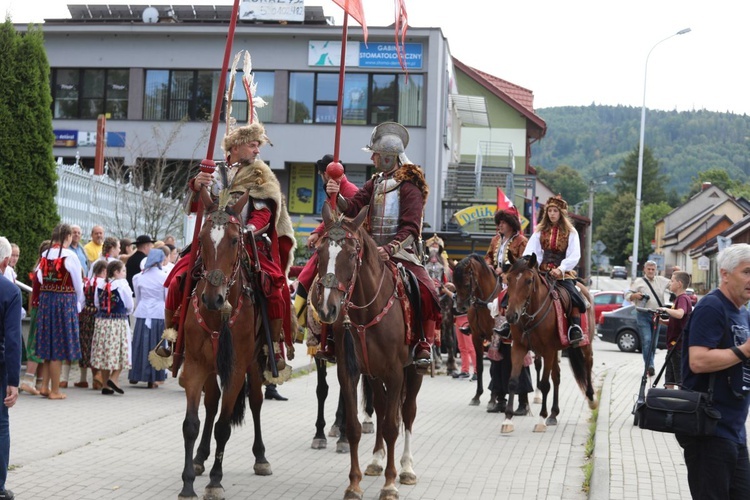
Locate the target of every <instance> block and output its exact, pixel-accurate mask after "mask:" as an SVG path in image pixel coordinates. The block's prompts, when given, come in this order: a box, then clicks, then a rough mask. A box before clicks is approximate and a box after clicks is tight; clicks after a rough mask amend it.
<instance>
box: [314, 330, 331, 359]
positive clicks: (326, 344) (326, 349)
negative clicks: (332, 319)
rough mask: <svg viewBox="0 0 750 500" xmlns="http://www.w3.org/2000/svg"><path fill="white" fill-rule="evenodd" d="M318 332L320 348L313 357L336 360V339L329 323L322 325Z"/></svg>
mask: <svg viewBox="0 0 750 500" xmlns="http://www.w3.org/2000/svg"><path fill="white" fill-rule="evenodd" d="M321 327H322V330H323V331H322V332H321V334H320V349H318V351H317V352H316V353H315V359H319V360H321V361H328V362H329V363H335V362H336V341H335V340H334V338H333V331H332V330H331V327H330V326H329V325H322V326H321Z"/></svg>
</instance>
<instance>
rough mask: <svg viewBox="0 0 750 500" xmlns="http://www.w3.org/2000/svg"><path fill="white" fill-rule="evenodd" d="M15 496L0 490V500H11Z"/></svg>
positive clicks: (8, 491) (7, 491)
mask: <svg viewBox="0 0 750 500" xmlns="http://www.w3.org/2000/svg"><path fill="white" fill-rule="evenodd" d="M14 498H16V495H14V494H13V492H12V491H10V490H0V500H13V499H14Z"/></svg>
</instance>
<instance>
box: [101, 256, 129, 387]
mask: <svg viewBox="0 0 750 500" xmlns="http://www.w3.org/2000/svg"><path fill="white" fill-rule="evenodd" d="M126 274H127V273H126V271H125V264H123V263H122V261H121V260H119V259H116V260H113V261H112V262H110V263H109V264H107V278H106V279H105V280H104V281H100V282H99V283H98V284H97V286H96V293H95V295H94V304H95V305H96V308H97V313H96V320H95V321H94V337H93V338H92V340H91V366H93V367H94V368H96V369H97V370H99V375H100V376H101V379H102V384H103V385H104V386H106V387H102V394H114V393H115V392H116V393H117V394H124V393H125V392H124V391H123V390H122V389H121V388H120V386H119V385H118V384H117V380H118V378H120V373H121V372H122V370H123V369H125V368H129V367H130V322H129V320H128V316H129V315H130V313H131V312H133V291H132V290H131V289H130V285H128V281H127V280H126V279H125V277H126Z"/></svg>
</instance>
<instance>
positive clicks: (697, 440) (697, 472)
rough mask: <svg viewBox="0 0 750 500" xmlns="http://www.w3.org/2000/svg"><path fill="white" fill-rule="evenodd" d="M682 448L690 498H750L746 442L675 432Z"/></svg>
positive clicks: (703, 499) (749, 471)
mask: <svg viewBox="0 0 750 500" xmlns="http://www.w3.org/2000/svg"><path fill="white" fill-rule="evenodd" d="M677 442H678V443H680V446H682V448H683V450H685V465H686V466H687V471H688V484H689V485H690V494H691V496H692V497H693V500H705V499H716V500H720V499H721V500H740V499H743V500H744V499H747V498H750V459H748V453H747V443H745V444H737V443H734V442H732V441H730V440H728V439H724V438H719V437H713V436H709V437H688V436H682V435H677Z"/></svg>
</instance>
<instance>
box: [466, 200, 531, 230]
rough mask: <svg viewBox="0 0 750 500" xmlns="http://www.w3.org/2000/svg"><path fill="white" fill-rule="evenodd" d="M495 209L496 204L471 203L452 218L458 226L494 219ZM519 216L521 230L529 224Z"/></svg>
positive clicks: (524, 218)
mask: <svg viewBox="0 0 750 500" xmlns="http://www.w3.org/2000/svg"><path fill="white" fill-rule="evenodd" d="M496 211H497V205H473V206H470V207H466V208H464V209H463V210H459V211H458V212H456V213H454V214H453V218H454V219H456V223H457V224H458V225H459V226H461V227H464V226H465V225H466V224H469V223H470V222H474V221H477V220H480V219H494V218H495V212H496ZM520 217H521V230H522V231H523V230H524V229H526V226H528V225H529V219H527V218H526V217H524V216H523V215H521V216H520Z"/></svg>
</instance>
